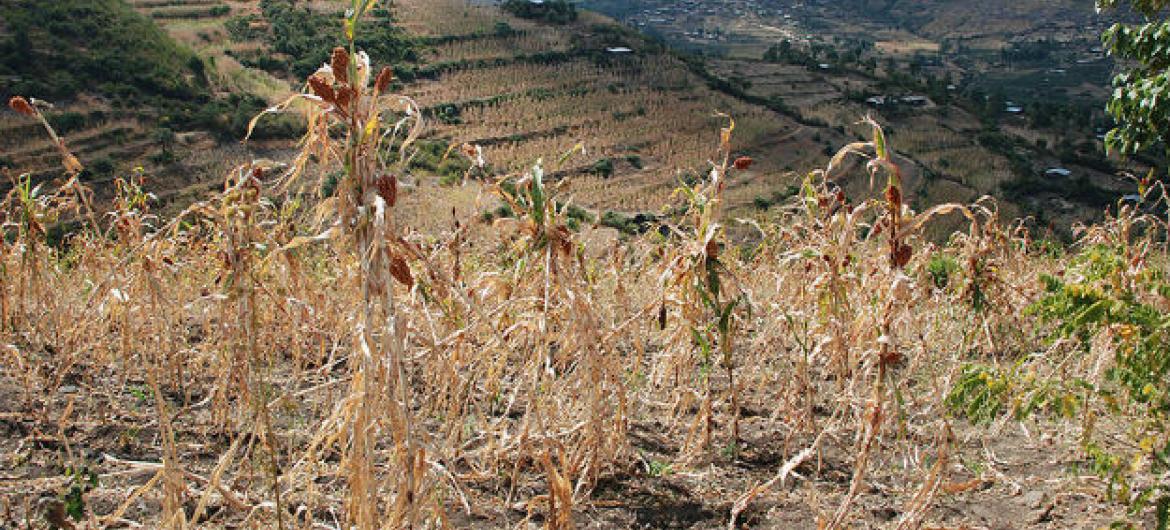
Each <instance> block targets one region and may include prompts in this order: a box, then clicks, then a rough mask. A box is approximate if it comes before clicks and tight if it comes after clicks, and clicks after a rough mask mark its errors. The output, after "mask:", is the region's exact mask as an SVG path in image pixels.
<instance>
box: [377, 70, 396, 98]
mask: <svg viewBox="0 0 1170 530" xmlns="http://www.w3.org/2000/svg"><path fill="white" fill-rule="evenodd" d="M393 82H394V70H393V69H391V68H390V67H389V66H384V67H382V71H381V72H378V78H377V79H375V80H374V90H377V91H378V93H379V94H381V93H382V92H385V91H386V90H387V89H389V88H390V83H393Z"/></svg>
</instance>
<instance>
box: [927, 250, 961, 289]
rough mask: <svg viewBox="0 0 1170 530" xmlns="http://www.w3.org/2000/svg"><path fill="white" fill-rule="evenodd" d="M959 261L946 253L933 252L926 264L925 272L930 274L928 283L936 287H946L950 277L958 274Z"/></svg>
mask: <svg viewBox="0 0 1170 530" xmlns="http://www.w3.org/2000/svg"><path fill="white" fill-rule="evenodd" d="M959 269H960V267H959V262H958V261H957V260H955V258H954V257H953V256H950V255H947V254H935V255H933V256H931V257H930V261H929V262H928V263H927V264H926V274H927V275H928V276H930V283H931V284H933V285H934V287H935V288H936V289H946V288H947V287H949V286H950V285H951V279H952V278H954V277H955V276H956V275H957V274H959Z"/></svg>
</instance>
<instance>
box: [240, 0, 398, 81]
mask: <svg viewBox="0 0 1170 530" xmlns="http://www.w3.org/2000/svg"><path fill="white" fill-rule="evenodd" d="M260 10H261V13H262V14H263V19H261V18H260V17H258V16H256V15H246V16H241V17H236V18H233V19H232V20H229V21H228V22H227V24H226V27H227V31H228V34H229V35H230V36H231V37H232V39H234V40H237V41H247V40H264V41H265V42H267V43H268V45H269V46H270V47H271V49H272V51H274V52H277V53H278V54H280V57H281V59H277V58H273V57H271V56H270V57H269V59H268V62H267V63H266V64H264V65H257V66H261V67H263V68H264V69H265V70H269V71H272V70H273V69H275V68H276V67H277V65H278V64H279V65H280V66H282V67H283V69H284V70H286V73H288V74H290V75H291V76H293V77H295V78H297V79H303V78H305V77H308V76H309V75H310V74H312V73H313V72H315V71H317V68H320V67H321V65H322V64H325V63H326V62H328V61H329V55H330V53H331V51H332V50H333V48H335V47H337V46H341V45H342V44H344V43H345V42H346V41H345V38H344V35H343V27H342V25H341V24H339V23H338V20H337V17H335V16H330V15H328V14H325V13H321V12H319V11H315V10H312V9H309V8H307V7H300V6H298V5H297V3H296V2H295V1H293V0H262V1H261V2H260ZM262 21H267V26H264V25H262V24H260V23H261V22H262ZM355 44H356V46H357V48H358V49H359V50H363V51H365V52H366V53H368V54H369V55H370V60H371V61H372V62H373V63H374V64H378V65H391V64H395V63H401V62H415V61H417V60H418V56H417V52H416V50H415V43H414V41H413V40H412V39H411V38H410V37H409V36H408V35H406V33H405V32H403V31H402V30H401V29H399V28H398V27H396V26H395V25H394V24H393V20H392V19H391V17H390V12H389V11H388V10H386V9H374V10H372V11H371V16H370V18H369V19H368V20H366V21H365V22H364V24H363V25H362V28H361V31H360V32H358V34H357V38H356V40H355ZM274 61H279V63H277V62H274Z"/></svg>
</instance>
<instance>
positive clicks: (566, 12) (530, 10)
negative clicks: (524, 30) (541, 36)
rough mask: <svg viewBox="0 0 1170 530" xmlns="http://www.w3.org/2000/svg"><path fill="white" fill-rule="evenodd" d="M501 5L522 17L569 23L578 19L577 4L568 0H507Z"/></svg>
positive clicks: (555, 22) (553, 22) (554, 22)
mask: <svg viewBox="0 0 1170 530" xmlns="http://www.w3.org/2000/svg"><path fill="white" fill-rule="evenodd" d="M500 7H502V8H503V9H504V10H505V11H507V12H509V13H511V14H513V15H516V16H518V17H520V18H527V19H529V20H539V21H542V22H549V23H552V24H568V23H570V22H574V21H576V20H577V6H576V5H574V4H573V3H572V2H569V1H568V0H546V1H544V2H541V3H535V2H532V1H530V0H505V1H504V3H503V4H501V5H500Z"/></svg>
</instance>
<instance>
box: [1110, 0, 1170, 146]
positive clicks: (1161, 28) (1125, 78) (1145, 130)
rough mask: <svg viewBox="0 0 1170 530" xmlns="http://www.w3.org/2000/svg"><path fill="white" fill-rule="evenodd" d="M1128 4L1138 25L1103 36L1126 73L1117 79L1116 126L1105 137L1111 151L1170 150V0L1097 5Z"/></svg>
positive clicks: (1112, 108) (1112, 1)
mask: <svg viewBox="0 0 1170 530" xmlns="http://www.w3.org/2000/svg"><path fill="white" fill-rule="evenodd" d="M1124 5H1128V6H1129V7H1130V8H1131V9H1132V10H1133V11H1134V12H1136V13H1138V14H1139V15H1141V16H1142V18H1143V20H1142V21H1141V22H1140V23H1134V24H1129V23H1117V24H1114V25H1113V26H1112V27H1111V28H1109V30H1107V31H1106V32H1105V34H1104V36H1103V40H1104V42H1105V45H1106V48H1107V49H1108V51H1109V53H1110V55H1112V56H1113V57H1115V58H1117V59H1118V60H1119V62H1120V63H1121V64H1123V65H1127V69H1126V70H1125V71H1123V72H1121V73H1119V74H1118V75H1117V76H1116V77H1115V78H1114V80H1113V85H1114V90H1113V97H1112V99H1111V100H1110V101H1109V106H1108V111H1109V114H1111V115H1112V116H1113V118H1114V119H1115V120H1116V121H1117V127H1116V128H1115V129H1113V130H1112V131H1110V132H1109V134H1108V135H1107V136H1106V141H1105V143H1106V145H1107V147H1108V148H1109V150H1110V151H1115V152H1118V153H1121V154H1135V153H1138V152H1141V151H1145V150H1149V149H1150V148H1154V147H1155V146H1158V145H1160V146H1161V148H1162V149H1168V148H1170V141H1167V140H1168V139H1170V101H1167V99H1166V97H1167V95H1168V94H1170V77H1168V76H1170V20H1168V19H1167V13H1166V7H1167V6H1170V0H1097V9H1098V10H1106V9H1117V8H1119V7H1121V6H1124Z"/></svg>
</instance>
